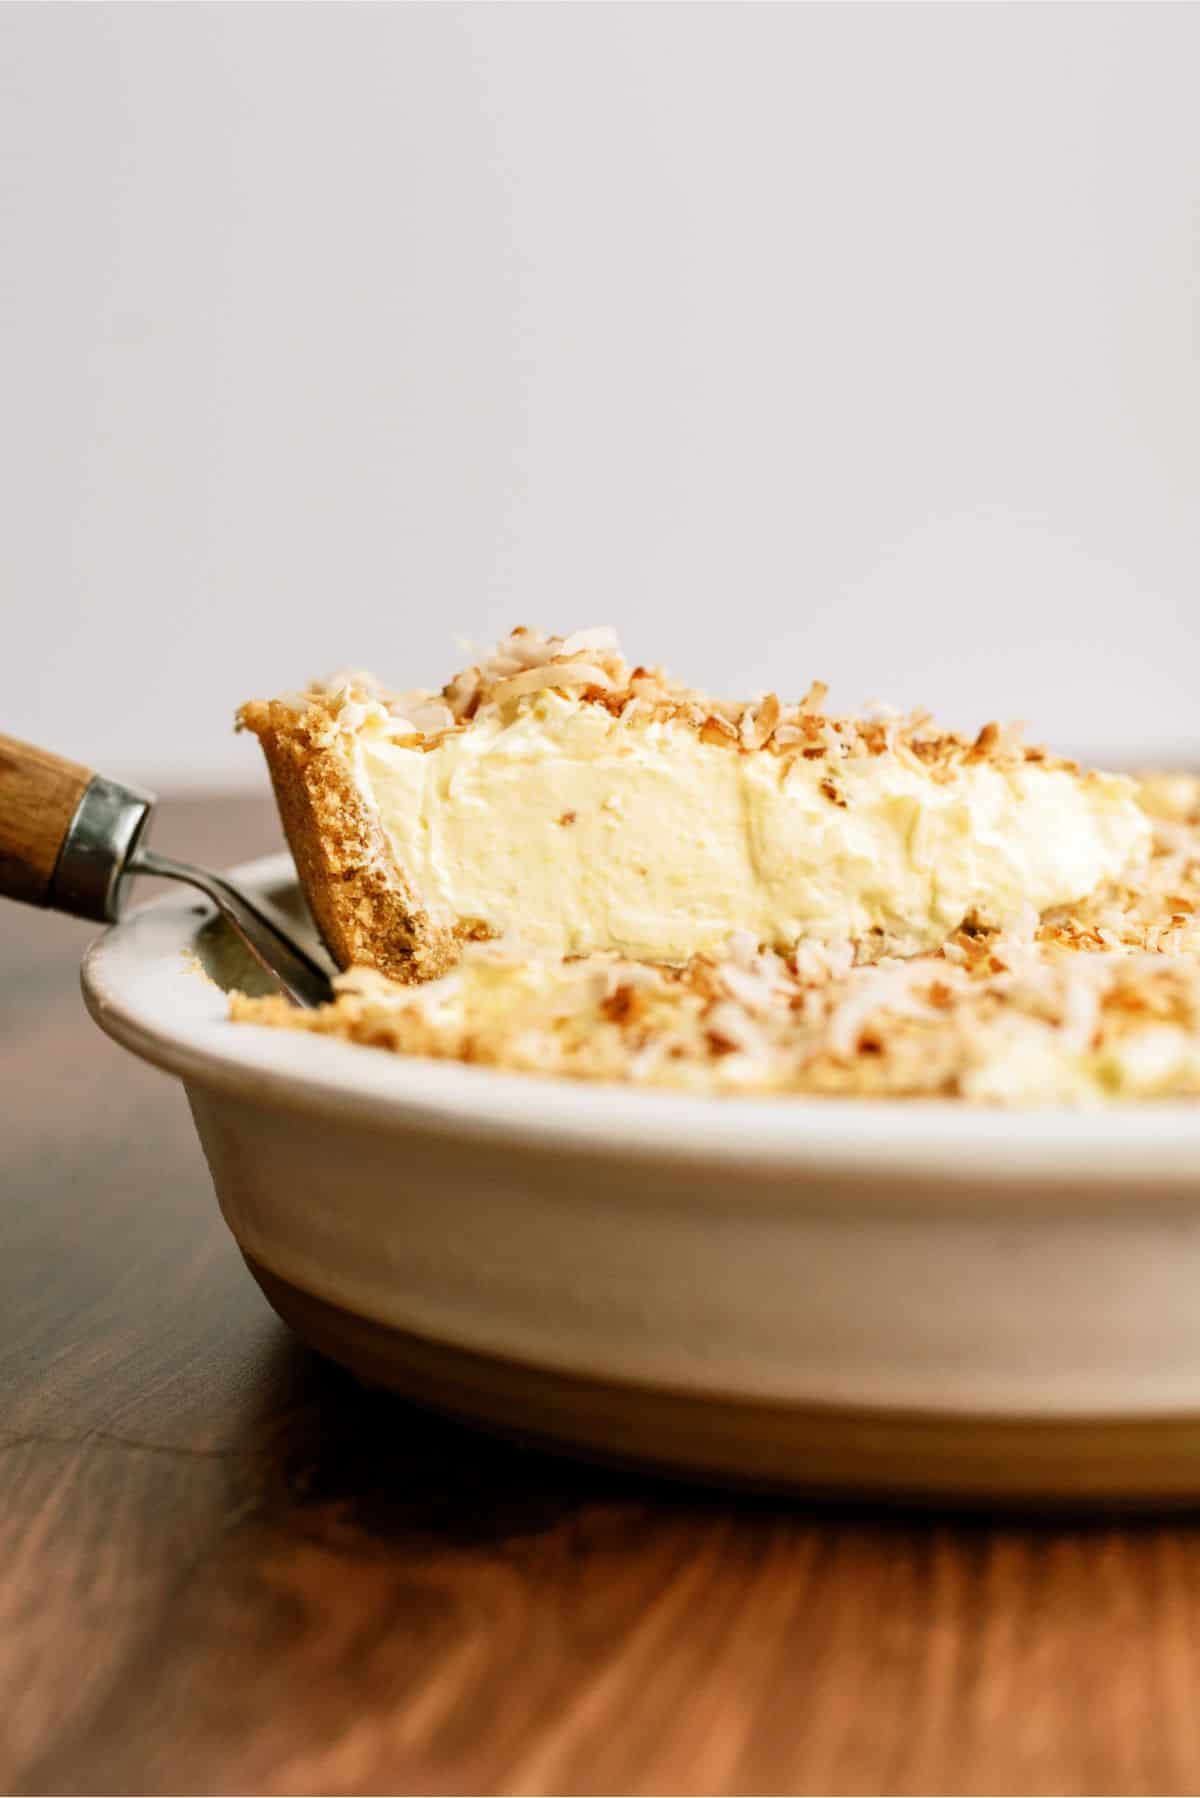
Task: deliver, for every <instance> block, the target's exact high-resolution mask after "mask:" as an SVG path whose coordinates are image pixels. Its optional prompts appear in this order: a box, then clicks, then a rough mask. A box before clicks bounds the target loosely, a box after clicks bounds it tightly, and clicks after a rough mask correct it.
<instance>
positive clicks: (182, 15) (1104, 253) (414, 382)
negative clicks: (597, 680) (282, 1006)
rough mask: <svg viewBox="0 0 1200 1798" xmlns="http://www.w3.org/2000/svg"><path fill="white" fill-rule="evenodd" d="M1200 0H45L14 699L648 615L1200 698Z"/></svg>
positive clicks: (140, 724) (125, 771)
mask: <svg viewBox="0 0 1200 1798" xmlns="http://www.w3.org/2000/svg"><path fill="white" fill-rule="evenodd" d="M1198 95H1200V7H1196V6H1154V5H1141V4H1134V5H1129V6H1120V5H1116V6H1089V5H1079V6H1062V7H1058V6H1049V5H1037V6H937V7H931V8H925V7H922V6H907V5H895V6H886V7H882V8H876V7H874V6H870V5H852V6H841V7H797V6H766V7H755V6H749V5H733V6H728V7H726V6H705V7H693V6H690V5H677V6H638V7H636V8H634V7H630V8H627V7H625V6H622V5H602V6H554V7H551V6H529V7H525V6H493V7H488V6H479V7H458V6H455V5H446V6H436V7H434V6H431V7H403V6H387V5H376V6H369V7H356V6H328V7H326V6H316V7H312V6H310V7H305V8H293V7H291V6H289V5H274V6H247V7H241V8H234V7H224V6H206V7H199V8H194V7H191V6H187V5H173V6H161V7H157V6H140V7H114V6H104V5H96V6H36V5H35V6H19V5H18V6H6V7H4V8H2V9H0V452H2V462H0V516H2V521H3V522H2V527H0V582H2V586H0V595H2V597H0V604H2V606H3V634H2V636H0V643H2V645H3V648H2V650H0V657H2V662H0V665H2V666H3V673H4V678H3V687H2V700H3V703H2V707H0V729H7V730H9V731H11V732H12V733H14V734H18V735H25V736H30V737H33V738H36V739H40V740H42V741H43V742H45V743H46V744H48V745H50V746H54V747H58V748H61V749H63V750H65V751H67V752H69V753H72V754H75V755H77V756H79V757H81V758H84V759H88V760H91V761H93V762H94V763H96V764H97V765H99V766H101V767H103V768H105V769H106V770H107V771H108V772H110V773H113V774H116V775H126V776H128V777H132V778H139V777H140V778H150V779H153V780H157V781H160V782H161V783H162V784H164V785H167V786H171V785H178V784H180V783H183V782H187V783H189V784H192V785H197V784H212V785H217V784H222V783H226V784H228V783H238V784H249V783H252V782H258V781H259V780H261V778H262V776H261V774H260V771H259V768H258V765H257V756H256V752H255V749H254V745H253V744H252V743H249V742H248V741H247V740H245V739H235V738H234V737H233V736H232V735H231V733H230V728H229V724H230V715H231V713H232V711H233V708H234V706H235V704H236V703H237V702H238V701H239V700H240V699H242V698H244V697H247V696H249V695H250V694H253V693H264V692H271V691H275V690H278V689H281V688H286V687H289V686H293V685H296V684H298V683H299V682H301V681H303V680H304V679H306V678H307V677H308V676H309V675H311V674H314V673H320V672H326V671H329V670H330V669H332V668H337V667H344V666H346V665H351V666H360V667H361V666H367V667H375V668H376V669H377V670H378V671H379V672H381V673H383V674H384V675H387V676H390V677H393V678H394V679H395V681H396V682H397V683H398V684H401V685H408V684H410V683H413V682H422V681H428V682H430V683H438V682H440V681H441V679H442V678H444V676H445V675H446V674H448V673H449V672H450V670H451V668H452V667H454V666H456V665H457V663H458V660H459V655H458V651H457V650H456V648H455V643H454V638H455V636H456V634H461V635H465V636H468V637H471V638H474V639H486V638H489V637H493V636H495V635H496V634H497V633H498V632H500V631H502V630H503V629H505V628H507V627H508V626H509V625H511V624H514V623H518V622H540V623H545V624H547V625H548V626H550V627H552V628H562V629H571V628H573V627H575V626H578V625H581V624H588V623H614V624H616V625H618V626H619V627H620V629H621V630H622V633H623V635H624V637H625V639H626V642H627V646H628V647H629V648H631V649H632V651H633V652H634V654H635V655H636V656H637V657H639V658H640V659H643V660H667V661H668V662H669V663H670V664H671V665H672V666H674V667H676V668H677V670H678V672H680V673H682V674H684V675H685V676H687V677H690V678H691V679H693V680H694V681H696V682H699V683H703V684H707V685H709V686H712V687H715V688H717V689H718V690H720V691H723V692H731V693H732V692H737V691H739V690H747V691H749V690H753V689H758V688H763V687H767V686H774V687H777V688H779V689H781V690H782V691H784V692H785V693H790V694H793V695H794V694H796V693H798V692H799V691H800V690H802V689H803V688H804V687H805V686H806V685H807V683H808V681H809V679H810V677H812V676H813V675H821V676H823V677H825V678H826V679H829V680H830V681H832V682H833V684H834V688H835V693H834V697H835V699H840V700H841V701H842V702H843V704H844V705H846V706H847V707H849V706H853V705H855V704H857V703H858V702H859V701H860V700H862V699H865V698H870V697H876V696H879V697H884V698H888V699H892V700H895V701H897V702H899V703H903V704H910V703H911V704H915V703H929V704H932V705H934V706H935V707H937V708H938V709H939V710H940V711H941V712H942V713H943V714H944V715H945V716H946V717H947V719H948V720H949V721H951V722H955V723H973V724H977V723H979V722H981V721H982V720H983V719H984V718H986V717H989V716H992V715H993V714H999V715H1000V716H1002V717H1025V718H1029V719H1031V720H1032V721H1033V723H1034V724H1035V726H1036V728H1037V731H1038V733H1039V734H1045V735H1046V736H1049V737H1050V738H1051V739H1052V740H1053V741H1054V742H1055V743H1056V744H1058V745H1060V746H1062V747H1064V748H1075V749H1081V750H1083V751H1084V752H1093V751H1096V752H1099V751H1103V752H1104V753H1106V754H1108V755H1110V756H1112V757H1113V758H1114V759H1118V760H1123V759H1128V758H1139V757H1147V756H1150V757H1153V756H1162V755H1172V754H1183V755H1188V754H1190V753H1191V752H1192V748H1193V745H1194V744H1195V743H1196V740H1197V736H1198V734H1200V719H1198V718H1197V714H1196V707H1195V701H1194V693H1195V687H1196V668H1197V659H1198V656H1200V606H1198V596H1200V578H1198V577H1200V357H1198V353H1197V351H1198V345H1197V336H1198V330H1200V327H1198V322H1197V321H1198V312H1197V302H1198V300H1200V291H1198V289H1200V279H1198V268H1200V249H1198V235H1200V98H1198Z"/></svg>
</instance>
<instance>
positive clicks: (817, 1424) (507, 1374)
mask: <svg viewBox="0 0 1200 1798" xmlns="http://www.w3.org/2000/svg"><path fill="white" fill-rule="evenodd" d="M247 1265H248V1266H249V1268H250V1271H251V1273H252V1274H253V1275H254V1277H255V1279H256V1280H257V1281H258V1283H259V1285H260V1286H261V1288H262V1290H263V1292H264V1293H265V1294H266V1296H267V1298H268V1299H269V1300H270V1303H271V1305H272V1306H273V1307H274V1309H275V1310H276V1311H277V1312H278V1314H279V1316H280V1317H281V1318H282V1319H283V1321H284V1322H285V1323H286V1324H288V1325H289V1326H290V1328H291V1329H293V1330H294V1331H295V1333H296V1334H297V1336H300V1337H301V1338H303V1340H304V1341H305V1342H307V1343H308V1344H309V1345H310V1347H312V1348H315V1349H317V1350H319V1351H320V1353H321V1354H323V1355H327V1356H328V1357H329V1359H330V1360H332V1361H336V1362H338V1363H339V1364H340V1365H341V1366H342V1367H345V1368H347V1369H348V1370H349V1371H350V1372H351V1373H352V1374H355V1375H356V1376H357V1377H358V1378H359V1379H360V1380H362V1381H364V1382H365V1383H366V1384H368V1385H371V1386H379V1387H384V1388H386V1389H388V1390H389V1391H392V1392H395V1393H398V1394H400V1395H402V1396H403V1397H405V1398H408V1399H413V1400H415V1401H416V1402H417V1403H418V1404H421V1405H427V1406H430V1407H432V1408H433V1409H436V1410H439V1411H443V1412H446V1413H448V1414H450V1415H452V1416H455V1417H460V1418H464V1419H466V1420H468V1421H469V1422H471V1423H476V1424H481V1425H483V1426H484V1427H486V1428H487V1429H489V1430H494V1431H498V1432H500V1433H502V1434H504V1435H506V1436H512V1437H516V1438H518V1439H520V1440H522V1441H526V1442H530V1443H535V1444H537V1445H538V1446H544V1447H551V1448H559V1449H561V1448H568V1449H571V1450H574V1451H575V1452H576V1453H580V1454H584V1455H587V1456H589V1457H591V1458H596V1459H600V1460H603V1461H605V1462H613V1463H616V1464H618V1465H620V1466H623V1467H635V1468H644V1469H647V1470H649V1471H651V1472H654V1473H660V1474H662V1473H666V1474H671V1475H675V1476H683V1477H687V1478H691V1479H697V1480H702V1481H705V1482H718V1483H720V1484H724V1485H738V1486H752V1487H754V1488H757V1489H767V1490H774V1491H780V1490H788V1491H795V1492H799V1493H803V1494H805V1495H808V1496H812V1497H830V1496H842V1497H845V1496H857V1497H864V1498H867V1497H871V1498H881V1499H892V1500H901V1501H916V1502H921V1501H926V1502H928V1501H933V1500H938V1499H944V1500H953V1501H955V1502H965V1503H969V1504H979V1503H989V1502H993V1501H997V1500H999V1501H1004V1502H1006V1503H1010V1504H1030V1503H1037V1504H1051V1505H1054V1506H1055V1507H1056V1508H1057V1507H1061V1506H1062V1505H1064V1504H1066V1505H1071V1504H1079V1505H1082V1504H1087V1503H1089V1502H1090V1503H1105V1504H1108V1503H1115V1504H1132V1505H1138V1506H1141V1505H1157V1506H1171V1505H1183V1504H1191V1503H1192V1502H1194V1501H1195V1500H1196V1499H1197V1498H1198V1497H1200V1417H1175V1418H1163V1417H1143V1418H1105V1419H1102V1420H1097V1419H1091V1418H1075V1417H1059V1418H1054V1419H1053V1420H1047V1419H1044V1418H1036V1417H1021V1418H1008V1417H1005V1418H995V1417H992V1418H989V1417H969V1416H961V1417H960V1416H954V1417H949V1416H939V1415H938V1414H937V1413H936V1412H917V1411H902V1410H897V1411H888V1410H860V1409H855V1408H851V1407H844V1408H840V1407H837V1406H821V1405H788V1404H771V1403H762V1402H748V1401H739V1400H737V1399H729V1398H715V1397H703V1396H700V1397H698V1396H697V1395H696V1394H694V1393H686V1392H668V1391H655V1390H653V1389H651V1388H643V1387H637V1386H633V1385H623V1384H617V1383H614V1382H611V1381H604V1380H593V1379H578V1378H573V1377H571V1376H570V1375H566V1374H561V1373H556V1372H553V1371H551V1370H549V1369H546V1368H541V1367H532V1366H529V1365H527V1364H522V1363H520V1362H515V1361H505V1360H502V1359H499V1358H498V1357H496V1356H492V1355H480V1354H475V1353H472V1352H471V1351H469V1350H466V1349H460V1348H454V1347H451V1346H449V1345H447V1344H445V1343H439V1342H433V1341H430V1340H429V1339H427V1338H424V1337H420V1336H415V1335H413V1334H411V1333H410V1332H409V1331H406V1330H396V1329H391V1328H389V1327H388V1326H387V1325H385V1324H378V1323H373V1322H372V1321H371V1320H370V1319H369V1318H364V1317H356V1316H355V1315H354V1314H353V1313H352V1312H349V1311H343V1310H342V1309H341V1308H340V1307H339V1306H337V1305H330V1304H328V1303H326V1301H325V1300H323V1299H318V1298H314V1297H313V1295H312V1294H311V1293H307V1292H302V1291H301V1290H300V1288H299V1287H298V1286H293V1285H292V1284H291V1282H290V1281H288V1280H281V1279H279V1278H278V1277H277V1276H276V1275H275V1274H272V1273H270V1272H268V1270H267V1269H266V1268H265V1267H262V1266H261V1265H259V1264H258V1263H256V1262H255V1261H254V1260H253V1259H251V1258H249V1257H247Z"/></svg>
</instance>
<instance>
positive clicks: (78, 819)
mask: <svg viewBox="0 0 1200 1798" xmlns="http://www.w3.org/2000/svg"><path fill="white" fill-rule="evenodd" d="M154 803H155V801H154V797H153V795H152V794H150V793H143V792H140V791H139V790H138V789H137V788H136V787H125V786H121V785H119V784H118V782H116V781H115V780H106V779H105V777H104V775H102V774H93V773H92V772H91V770H90V769H89V768H82V767H80V765H79V764H78V763H77V762H68V761H65V760H64V759H63V758H62V757H61V756H56V755H50V754H49V753H48V752H47V751H46V750H44V749H35V748H33V746H32V745H31V744H29V743H18V742H17V741H15V739H14V738H12V737H5V736H0V897H4V898H8V899H23V900H24V901H25V902H26V904H28V905H41V906H45V907H47V908H48V909H49V910H51V911H61V912H67V913H69V914H70V916H72V917H75V918H95V919H98V920H99V921H100V922H101V923H104V924H115V923H116V922H117V921H118V919H119V918H120V917H121V914H122V912H123V911H124V909H125V905H126V902H127V900H128V896H129V891H130V888H131V887H132V884H133V879H134V876H135V875H138V874H149V875H153V876H154V877H155V878H156V879H158V880H181V881H183V882H184V883H185V884H186V885H188V886H194V887H197V888H199V890H200V892H202V893H203V894H204V896H205V897H206V898H207V899H210V900H211V901H212V903H213V904H214V905H215V906H216V908H217V910H218V911H219V912H220V914H221V916H222V917H223V918H224V920H225V922H226V923H227V924H228V925H229V927H230V929H231V930H232V931H233V932H234V933H235V934H236V935H237V936H238V937H239V938H240V940H241V941H242V943H243V944H244V945H245V947H246V948H247V949H248V950H249V952H250V954H251V955H252V956H253V957H254V959H255V961H256V962H257V963H258V965H259V967H260V968H262V969H263V970H264V972H265V973H266V974H268V975H269V976H270V978H271V979H272V980H273V981H274V982H275V984H276V986H278V987H279V988H280V990H281V991H282V992H283V993H284V994H286V996H287V997H288V998H289V999H290V1000H291V1001H292V1002H293V1004H295V1005H303V1006H314V1005H322V1004H325V1003H326V1002H327V1001H328V1000H330V999H332V997H333V987H332V985H331V984H330V978H329V975H328V973H327V972H326V971H325V969H324V968H323V967H322V966H321V965H320V963H319V962H318V961H316V960H314V959H313V957H312V956H311V955H309V954H308V952H307V950H305V949H303V948H301V946H300V944H299V943H297V942H296V941H295V939H294V938H293V937H292V936H290V935H289V934H288V932H287V931H285V930H283V929H282V928H281V927H280V926H279V925H278V924H277V923H275V922H274V920H273V919H271V918H269V917H268V916H267V914H266V912H265V911H263V910H262V908H261V907H260V906H259V905H258V904H257V903H256V902H255V901H254V900H252V899H249V898H247V896H246V894H245V893H243V892H240V891H239V889H238V888H237V887H236V886H234V885H233V883H232V882H231V881H229V880H227V879H226V878H225V876H224V875H223V874H212V873H210V872H209V871H208V870H207V869H206V868H194V867H193V866H192V865H191V864H190V863H189V862H180V861H175V860H174V859H173V858H172V857H171V856H167V855H159V854H158V852H157V851H156V850H154V849H148V848H146V846H145V844H144V842H143V837H144V836H145V833H146V827H147V825H148V823H149V821H150V814H151V811H152V810H153V807H154Z"/></svg>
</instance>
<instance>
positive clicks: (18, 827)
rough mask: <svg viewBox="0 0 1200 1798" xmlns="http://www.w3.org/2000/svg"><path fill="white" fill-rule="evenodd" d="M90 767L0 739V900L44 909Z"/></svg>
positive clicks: (89, 776) (30, 746) (89, 779)
mask: <svg viewBox="0 0 1200 1798" xmlns="http://www.w3.org/2000/svg"><path fill="white" fill-rule="evenodd" d="M91 779H92V773H91V769H90V768H81V767H80V766H79V763H78V762H67V761H64V760H63V758H62V756H60V755H50V754H49V753H48V751H46V750H45V749H35V748H34V747H33V745H32V744H30V743H18V742H17V740H16V738H15V737H4V736H0V897H3V898H7V899H24V900H25V902H26V903H27V904H28V905H45V904H46V902H47V900H48V898H49V896H50V882H51V880H52V879H53V876H54V868H55V864H56V863H57V861H58V852H59V850H60V849H61V847H62V841H63V838H64V837H65V836H66V834H67V831H68V829H69V827H70V823H71V819H72V818H73V817H74V816H75V808H76V806H77V805H78V804H79V801H80V800H81V799H82V798H83V795H84V792H85V790H86V788H87V787H88V785H89V784H90V782H91Z"/></svg>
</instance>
